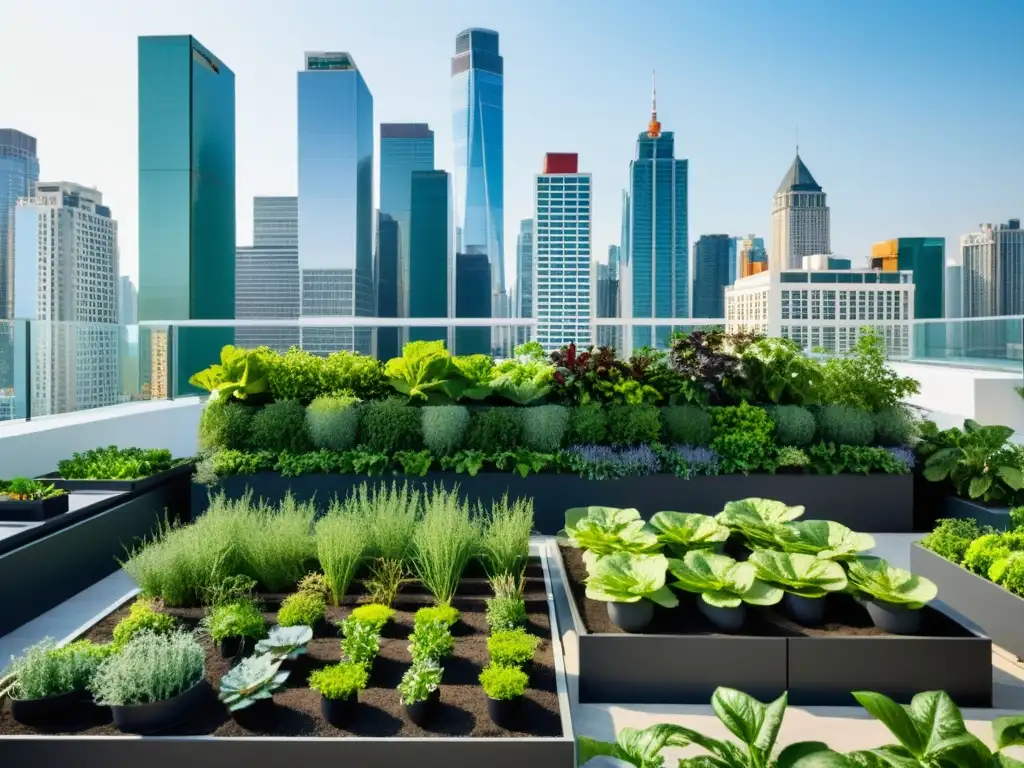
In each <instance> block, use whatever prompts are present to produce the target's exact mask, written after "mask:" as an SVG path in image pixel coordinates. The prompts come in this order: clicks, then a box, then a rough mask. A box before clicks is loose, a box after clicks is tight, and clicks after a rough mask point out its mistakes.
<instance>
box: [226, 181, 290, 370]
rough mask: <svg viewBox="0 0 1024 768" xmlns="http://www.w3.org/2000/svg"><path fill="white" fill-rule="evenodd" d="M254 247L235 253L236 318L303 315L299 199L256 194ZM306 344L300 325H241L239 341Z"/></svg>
mask: <svg viewBox="0 0 1024 768" xmlns="http://www.w3.org/2000/svg"><path fill="white" fill-rule="evenodd" d="M252 210H253V217H252V242H253V244H252V246H239V247H238V249H237V251H236V255H235V319H237V320H272V319H274V320H289V319H296V318H298V317H299V238H298V222H299V212H298V199H297V198H295V197H254V198H253V201H252ZM299 343H300V333H299V328H298V326H294V327H290V328H289V327H281V326H264V327H258V326H239V327H238V328H236V329H235V344H236V345H237V346H239V347H244V348H246V349H254V348H256V347H264V346H265V347H270V348H271V349H274V350H277V351H278V352H285V351H287V350H288V348H289V347H292V346H296V345H298V344H299Z"/></svg>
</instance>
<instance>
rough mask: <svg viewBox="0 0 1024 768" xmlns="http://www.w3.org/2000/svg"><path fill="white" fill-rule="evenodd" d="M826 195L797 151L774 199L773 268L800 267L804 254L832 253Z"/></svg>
mask: <svg viewBox="0 0 1024 768" xmlns="http://www.w3.org/2000/svg"><path fill="white" fill-rule="evenodd" d="M825 197H826V196H825V192H824V190H822V188H821V186H820V185H819V184H818V182H816V181H815V180H814V177H813V176H812V175H811V172H810V171H809V170H807V166H806V165H804V161H803V160H801V159H800V151H799V150H797V153H796V157H795V158H794V159H793V165H791V166H790V168H789V170H788V171H787V172H786V175H785V176H784V177H783V178H782V182H781V183H780V184H779V188H778V189H777V190H776V191H775V197H774V198H773V199H772V252H771V254H770V263H771V268H772V269H775V270H779V269H800V268H801V266H802V263H803V262H802V261H801V259H802V258H803V257H804V256H811V255H813V254H816V253H831V248H830V247H829V226H830V225H829V221H830V213H829V208H828V205H827V202H826V199H825Z"/></svg>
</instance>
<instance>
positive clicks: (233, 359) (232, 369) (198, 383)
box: [188, 344, 268, 400]
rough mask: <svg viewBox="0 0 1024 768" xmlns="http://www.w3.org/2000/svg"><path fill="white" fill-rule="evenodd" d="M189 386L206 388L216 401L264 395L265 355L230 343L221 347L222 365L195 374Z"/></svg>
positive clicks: (265, 387) (266, 386)
mask: <svg viewBox="0 0 1024 768" xmlns="http://www.w3.org/2000/svg"><path fill="white" fill-rule="evenodd" d="M188 383H189V384H191V385H192V386H193V387H199V388H200V389H205V390H206V391H207V392H209V393H210V395H211V397H214V398H217V399H222V398H223V399H226V398H230V397H234V398H237V399H239V400H246V399H249V398H251V397H253V396H254V395H262V394H264V393H265V392H266V391H267V389H268V384H267V370H266V366H265V363H264V358H263V356H262V355H260V354H259V353H258V352H256V351H249V350H245V349H239V348H238V347H233V346H231V345H230V344H228V345H225V346H224V347H222V348H221V350H220V364H219V365H218V364H214V365H211V366H210V367H209V368H206V369H204V370H202V371H199V372H198V373H195V374H193V375H192V376H191V377H190V378H189V380H188Z"/></svg>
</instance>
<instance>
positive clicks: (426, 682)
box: [398, 661, 444, 706]
mask: <svg viewBox="0 0 1024 768" xmlns="http://www.w3.org/2000/svg"><path fill="white" fill-rule="evenodd" d="M442 674H444V669H443V668H441V667H439V666H438V665H437V664H436V663H434V662H430V661H423V662H420V663H418V664H413V665H412V666H411V667H409V668H408V669H407V670H406V671H405V674H404V675H402V680H401V681H400V682H399V683H398V694H399V696H400V697H401V700H402V703H403V704H405V705H406V706H409V705H410V704H415V703H416V702H418V701H426V700H427V698H429V696H430V694H431V693H433V692H434V691H436V690H437V686H439V685H440V684H441V675H442Z"/></svg>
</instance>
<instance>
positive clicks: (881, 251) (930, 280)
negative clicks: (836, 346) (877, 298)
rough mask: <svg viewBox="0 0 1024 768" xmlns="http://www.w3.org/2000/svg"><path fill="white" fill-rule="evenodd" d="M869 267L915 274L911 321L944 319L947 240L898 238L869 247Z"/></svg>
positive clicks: (936, 238) (938, 238) (941, 238)
mask: <svg viewBox="0 0 1024 768" xmlns="http://www.w3.org/2000/svg"><path fill="white" fill-rule="evenodd" d="M871 266H872V267H874V268H876V269H881V270H882V271H884V272H902V271H903V270H907V269H909V270H910V271H911V272H913V273H914V319H915V320H922V319H929V320H933V319H936V318H940V317H945V312H946V300H945V291H944V284H945V277H946V238H944V237H899V238H896V239H895V240H885V241H883V242H881V243H875V244H874V245H873V246H872V247H871Z"/></svg>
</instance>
